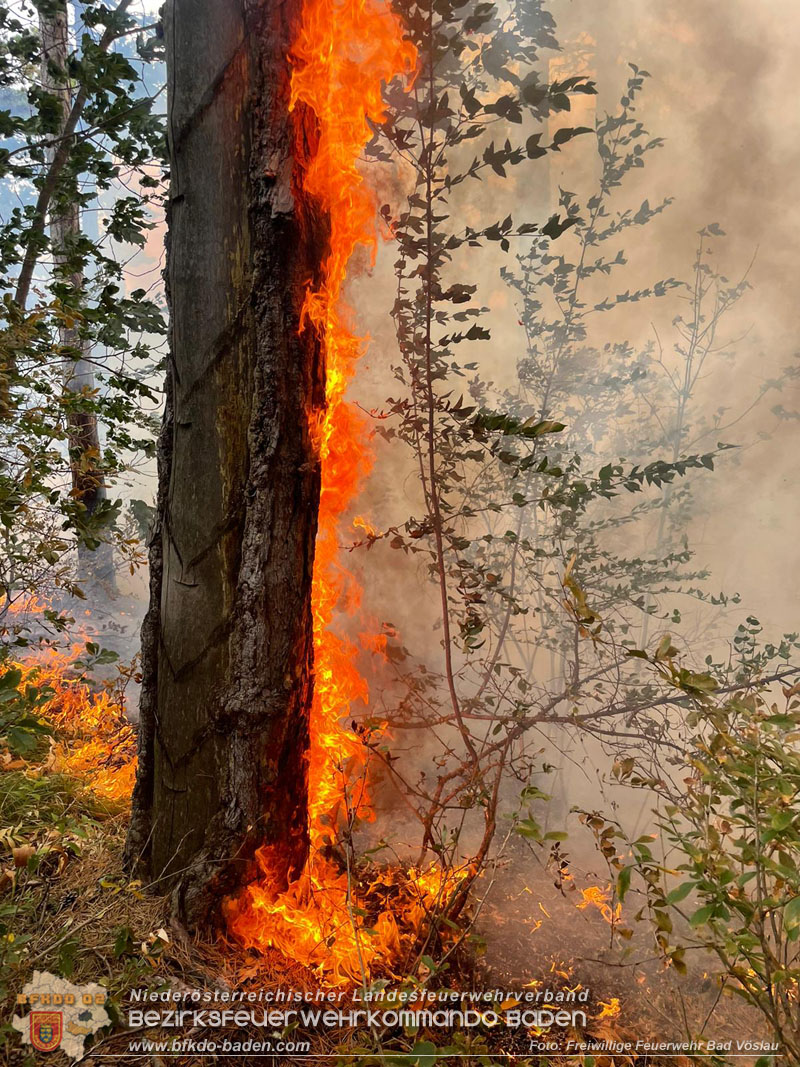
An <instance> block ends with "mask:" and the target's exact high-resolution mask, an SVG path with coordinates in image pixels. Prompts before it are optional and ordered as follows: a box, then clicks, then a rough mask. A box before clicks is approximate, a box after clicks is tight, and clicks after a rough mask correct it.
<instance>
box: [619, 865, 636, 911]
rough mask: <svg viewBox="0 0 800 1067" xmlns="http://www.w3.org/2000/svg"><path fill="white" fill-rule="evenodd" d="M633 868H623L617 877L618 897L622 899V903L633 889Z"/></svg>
mask: <svg viewBox="0 0 800 1067" xmlns="http://www.w3.org/2000/svg"><path fill="white" fill-rule="evenodd" d="M632 871H633V867H623V868H622V870H621V871H620V872H619V874H618V876H617V896H618V897H619V899H620V903H622V901H623V900H624V899H625V895H626V893H627V892H628V890H629V889H630V887H631V872H632Z"/></svg>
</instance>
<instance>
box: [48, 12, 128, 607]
mask: <svg viewBox="0 0 800 1067" xmlns="http://www.w3.org/2000/svg"><path fill="white" fill-rule="evenodd" d="M39 30H40V33H41V38H42V62H41V75H40V79H41V86H42V89H43V90H44V91H45V92H46V93H51V94H52V95H53V96H55V97H57V99H58V100H59V103H60V111H61V118H60V123H59V128H58V131H57V135H56V138H55V141H56V142H57V143H60V144H62V146H70V145H71V139H70V137H69V136H68V133H67V130H68V125H69V122H70V115H71V113H72V109H73V106H74V105H73V99H72V88H71V86H70V82H69V78H68V75H67V56H68V53H69V16H68V14H67V4H66V0H63V3H57V4H56V5H55V6H54V7H53V8H52V9H51V10H50V13H48V14H44V13H40V15H39ZM56 152H57V149H56V148H55V147H52V148H48V149H47V150H46V157H47V162H48V166H49V168H50V170H51V171H52V170H53V169H54V163H55V157H56ZM62 200H63V202H62V203H59V204H58V206H57V207H56V208H55V209H54V210H53V211H52V213H51V216H50V244H51V247H52V250H53V267H54V270H55V273H56V275H57V276H59V277H60V278H62V279H63V280H64V281H66V282H68V283H69V285H70V287H71V288H72V289H73V291H74V292H76V293H80V292H81V290H82V289H83V280H84V279H83V273H82V271H81V270H80V269H77V268H74V267H73V268H72V269H70V259H71V255H70V245H71V244H74V243H75V242H76V241H77V239H78V238H79V237H80V235H81V209H80V205H79V204H78V200H77V189H75V195H74V196H70V197H69V198H66V197H62ZM59 334H60V336H59V342H60V344H61V347H62V348H63V349H65V350H68V351H69V350H71V351H73V352H75V353H76V354H77V358H72V357H68V359H67V362H66V365H65V374H64V390H65V392H67V393H70V392H72V393H81V392H82V391H83V390H84V389H86V390H89V391H93V390H94V388H95V378H94V368H93V366H92V363H91V361H90V356H91V352H90V348H89V344H88V342H87V341H85V340H84V339H82V338H81V336H80V332H79V330H78V329H77V327H62V328H61V329H60V331H59ZM67 447H68V449H69V461H70V469H71V474H72V493H73V496H74V497H75V498H76V499H77V500H79V501H80V503H81V504H82V505H83V506H84V507H85V508H86V511H87V512H88V513H89V515H93V514H94V512H95V511H96V510H97V508H98V507H99V506H100V504H101V503H102V502H103V501H104V500H105V499H106V484H105V476H104V474H103V469H102V465H101V452H100V434H99V431H98V426H97V416H96V415H95V414H94V413H93V412H78V411H71V412H69V413H68V415H67ZM78 580H79V581H80V582H82V583H84V584H85V585H87V586H90V587H91V586H97V585H98V584H100V585H102V586H103V587H104V588H105V589H106V590H108V591H112V590H113V588H114V556H113V551H112V548H111V546H110V545H109V544H107V543H104V542H101V543H100V545H98V547H97V548H96V549H91V548H88V547H87V546H86V545H84V544H81V543H79V545H78Z"/></svg>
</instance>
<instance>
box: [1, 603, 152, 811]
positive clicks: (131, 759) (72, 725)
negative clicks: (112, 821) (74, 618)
mask: <svg viewBox="0 0 800 1067" xmlns="http://www.w3.org/2000/svg"><path fill="white" fill-rule="evenodd" d="M48 607H49V605H48V604H47V603H46V601H44V600H42V599H40V598H39V597H35V596H31V597H23V598H21V599H20V600H18V601H17V602H16V603H8V602H0V611H5V612H6V613H7V614H8V615H9V616H11V617H12V618H16V617H23V618H26V619H32V618H35V617H36V616H37V615H42V614H43V613H44V612H45V611H46V610H47V609H48ZM85 614H86V615H89V614H91V613H90V612H89V611H87V612H85ZM79 633H80V628H77V629H76V630H73V634H74V635H75V634H79ZM84 636H85V635H84ZM85 654H86V645H85V641H84V642H81V641H78V642H76V643H73V644H72V645H71V646H70V647H68V648H66V647H65V648H57V647H55V646H53V645H52V644H48V645H45V646H42V647H35V646H34V647H31V648H29V649H28V650H26V651H25V653H24V654H22V655H20V656H19V658H18V659H16V660H11V659H9V660H7V661H6V663H5V666H6V668H7V669H8V670H11V671H13V670H18V671H19V672H20V675H21V679H20V683H19V686H18V688H19V690H20V691H22V690H24V689H25V688H26V687H27V686H35V687H36V688H37V689H39V690H42V689H49V690H51V691H52V695H51V696H50V697H49V698H48V699H47V700H46V701H45V703H44V704H42V705H41V707H39V708H38V709H37V710H36V715H37V716H40V717H41V718H42V719H43V720H44V721H45V722H47V723H48V724H49V725H50V726H51V727H52V728H53V731H54V734H55V740H54V741H53V742H52V744H51V748H50V752H49V753H48V755H47V757H46V760H45V761H44V763H43V764H39V765H37V763H36V761H35V760H27V759H26V760H20V761H11V762H9V763H7V764H6V766H7V767H11V766H14V767H16V766H17V764H21V765H23V766H24V767H25V769H26V772H27V773H31V774H40V773H42V772H43V771H52V772H58V773H62V774H67V775H70V776H71V777H74V778H77V779H79V780H80V781H81V782H82V783H83V784H84V785H85V787H86V789H88V790H90V791H91V792H92V793H94V794H95V795H96V796H98V797H100V798H102V799H103V800H111V801H127V800H129V799H130V796H131V793H132V791H133V783H134V779H135V777H136V736H135V733H134V729H133V726H132V725H131V723H130V721H129V720H128V718H127V717H126V715H125V710H124V706H123V702H122V698H121V697H120V696H119V695H118V694H115V693H114V692H113V691H112V689H111V688H110V687H109V686H108V685H104V686H102V687H97V686H94V685H92V684H90V683H89V682H88V681H87V680H86V679H85V678H84V677H83V676H82V675H81V674H80V673H79V672H78V671H76V670H75V664H76V661H78V660H80V658H81V657H82V656H85Z"/></svg>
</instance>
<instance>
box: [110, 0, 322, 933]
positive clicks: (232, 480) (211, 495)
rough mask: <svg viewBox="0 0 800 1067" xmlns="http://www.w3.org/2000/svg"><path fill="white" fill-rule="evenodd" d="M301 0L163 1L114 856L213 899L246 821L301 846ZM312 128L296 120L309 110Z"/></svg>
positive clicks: (211, 912)
mask: <svg viewBox="0 0 800 1067" xmlns="http://www.w3.org/2000/svg"><path fill="white" fill-rule="evenodd" d="M299 8H300V0H287V2H284V3H278V2H277V0H266V2H257V0H171V3H170V4H168V7H167V11H166V16H165V38H166V45H167V57H168V79H169V138H170V144H169V152H170V163H171V190H170V208H169V220H168V221H169V241H168V260H167V285H168V297H169V301H170V310H171V360H170V366H169V372H168V381H167V400H166V412H165V419H164V424H163V430H162V434H161V437H160V442H159V495H158V503H157V528H156V530H155V532H154V536H153V539H152V543H151V556H150V565H151V599H150V608H149V612H148V614H147V617H146V620H145V623H144V626H143V630H142V647H143V675H144V678H143V690H142V698H141V725H140V731H141V733H140V756H139V771H138V780H137V785H136V790H135V795H134V810H133V820H132V826H131V830H130V834H129V838H128V846H127V853H128V860H129V862H130V863H136V862H137V861H138V863H139V865H140V867H141V868H142V869H143V871H144V872H145V873H146V875H147V877H149V878H151V879H156V878H158V879H165V882H163V883H162V886H163V885H164V884H170V885H175V886H176V901H177V907H178V911H179V914H180V915H181V916H182V918H183V920H184V921H186V922H188V923H189V924H190V925H195V924H196V923H198V922H202V921H207V920H209V919H213V918H214V917H215V914H216V913H217V911H218V908H219V905H220V903H221V899H222V897H223V896H224V894H225V893H226V892H228V891H230V890H232V889H234V888H235V887H236V886H237V885H238V884H240V883H241V881H242V880H243V879H244V878H246V877H247V876H248V873H249V870H250V864H251V863H252V856H253V853H254V850H255V848H256V847H258V846H259V845H260V844H262V843H266V844H268V845H275V846H277V849H278V851H279V854H280V856H281V857H282V858H283V859H284V867H285V871H286V874H287V875H288V874H289V872H290V870H291V869H293V868H297V867H299V866H300V865H301V864H302V862H303V861H304V858H305V853H306V848H307V841H306V770H305V761H304V754H305V750H306V747H307V734H308V708H309V704H310V687H311V665H312V664H311V661H312V641H311V613H310V588H311V570H312V561H313V546H314V537H315V535H316V515H317V505H318V498H319V471H318V466H317V462H316V459H315V457H314V455H313V450H312V447H311V442H310V438H309V430H308V415H309V412H310V411H311V410H312V408H313V407H315V406H318V405H319V404H320V403H321V402H322V399H323V397H324V389H323V382H322V369H321V364H320V353H319V346H318V343H317V342H316V340H315V339H314V338H313V337H312V331H310V330H304V331H303V333H302V335H301V334H300V332H299V319H300V311H301V307H302V303H303V299H304V295H305V290H306V286H307V285H308V283H309V281H312V282H313V281H314V280H315V277H316V275H317V274H318V265H319V263H320V260H321V251H322V249H323V247H324V242H325V232H324V224H323V221H322V220H319V219H314V218H312V217H311V213H310V211H309V210H308V208H307V207H306V205H304V203H303V201H302V200H301V199H300V198H297V197H295V193H294V189H295V180H294V179H293V169H294V168H295V167H296V163H295V162H294V161H293V157H296V156H297V153H298V148H299V146H301V145H302V144H304V143H305V133H304V131H303V130H302V129H301V124H302V122H303V120H304V116H303V114H302V113H301V111H300V110H299V109H298V111H297V112H296V113H293V114H292V115H290V114H289V111H288V99H289V68H288V63H287V58H286V57H287V54H288V51H289V46H290V43H291V40H292V39H293V36H294V31H293V26H294V22H295V20H296V19H297V17H298V14H299ZM310 132H311V135H312V136H313V131H310Z"/></svg>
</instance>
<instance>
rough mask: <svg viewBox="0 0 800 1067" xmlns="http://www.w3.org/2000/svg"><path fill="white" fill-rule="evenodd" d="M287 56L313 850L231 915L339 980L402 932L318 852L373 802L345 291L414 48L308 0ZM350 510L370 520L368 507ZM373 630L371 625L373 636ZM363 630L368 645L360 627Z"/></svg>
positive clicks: (411, 897)
mask: <svg viewBox="0 0 800 1067" xmlns="http://www.w3.org/2000/svg"><path fill="white" fill-rule="evenodd" d="M291 62H292V67H293V71H292V82H291V107H292V108H294V107H296V106H297V105H298V104H303V105H305V106H307V107H308V108H309V109H310V110H311V111H313V113H314V115H315V116H316V119H317V123H318V129H319V144H318V148H317V152H316V155H315V156H314V158H313V159H312V161H311V162H310V164H309V166H308V168H307V170H306V172H305V174H304V176H303V182H302V188H303V192H304V193H305V194H307V195H308V196H310V197H313V198H314V199H315V200H316V201H317V202H318V204H319V205H320V207H321V208H322V209H323V210H324V211H325V212H326V214H327V215H328V217H329V220H330V248H329V251H328V255H327V258H326V260H325V263H324V270H323V281H322V284H321V285H320V287H319V288H318V289H309V291H308V292H307V294H306V300H305V306H304V309H303V327H304V328H313V329H315V330H316V331H317V332H318V334H319V336H320V339H321V341H322V345H323V350H324V354H325V373H326V384H325V393H326V403H325V407H324V409H323V410H322V411H320V412H317V413H315V414H314V416H313V417H312V433H313V438H314V442H315V446H316V448H317V451H318V454H319V459H320V466H321V497H320V508H319V530H318V534H317V542H316V552H315V562H314V576H313V585H312V612H313V625H314V657H315V684H314V699H313V705H312V708H311V713H310V747H309V753H308V761H309V763H308V767H309V837H310V855H309V859H308V863H307V865H306V869H305V870H304V871H303V873H302V875H301V877H300V878H299V879H297V880H296V881H295V882H294V883H293V884H292V885H290V886H289V888H288V890H286V892H283V893H276V891H275V888H274V879H273V878H272V876H271V871H270V862H269V855H268V853H267V852H266V850H265V851H262V852H261V853H260V854H259V855H258V856H257V860H258V863H259V866H260V868H261V873H262V877H261V878H260V879H259V881H258V882H256V883H255V884H253V885H250V886H248V887H247V889H246V890H245V892H244V894H243V896H242V898H241V899H240V900H239V901H238V902H237V904H236V905H235V906H234V907H233V909H232V912H231V916H230V925H231V929H232V931H233V932H234V933H235V934H236V936H238V937H239V938H240V939H241V940H242V941H243V942H244V943H245V944H246V945H249V946H252V947H255V948H264V947H267V946H275V947H277V948H279V949H281V951H283V952H284V953H285V954H286V955H287V956H289V957H290V958H292V959H295V960H298V961H300V962H303V963H306V964H309V965H312V966H316V967H317V968H318V969H319V970H320V971H321V972H324V973H325V975H326V977H327V978H328V980H329V981H333V982H341V983H344V982H349V981H352V980H353V979H354V978H358V979H360V978H361V977H363V975H364V974H365V973H366V970H368V969H369V967H370V965H371V964H372V963H373V961H376V960H384V961H386V960H389V959H391V958H392V957H393V956H394V955H395V954H396V953H397V952H398V950H399V932H398V928H397V923H396V920H395V918H394V917H393V914H392V912H391V911H389V910H384V911H381V912H380V913H379V914H376V915H374V916H373V917H372V921H371V922H370V923H366V924H365V923H364V922H361V921H356V919H355V912H354V908H356V907H357V905H358V900H359V899H360V898H361V896H362V894H363V893H364V892H369V891H372V892H373V895H375V894H377V896H378V897H380V896H381V889H383V890H385V891H386V892H388V889H389V887H388V884H387V885H384V886H382V887H381V886H376V885H375V884H374V883H373V884H372V885H371V886H368V887H366V886H360V887H359V886H357V885H356V884H355V883H354V875H353V872H351V871H343V870H342V869H341V866H340V864H337V863H336V862H334V861H333V860H331V858H330V857H329V855H328V854H327V853H326V847H327V846H329V845H330V844H331V843H332V841H334V840H335V835H336V830H337V828H340V827H342V826H343V825H348V824H352V822H353V821H354V820H355V819H356V818H360V819H365V818H369V817H370V814H371V812H370V805H369V797H368V791H367V782H366V750H365V748H364V746H363V745H362V743H361V740H360V739H359V737H358V735H357V734H356V733H354V732H353V731H352V730H350V729H348V728H347V727H346V726H345V725H343V720H349V717H350V715H351V706H352V704H353V703H354V702H362V703H366V701H367V699H368V696H369V693H368V688H367V683H366V681H365V680H364V678H362V676H361V675H360V673H359V671H358V669H357V666H356V657H357V654H358V648H357V646H356V645H355V644H354V643H353V642H352V641H350V640H349V639H348V638H347V637H346V636H344V634H342V633H341V632H337V630H336V622H335V613H336V611H337V610H342V609H343V608H345V609H349V610H351V611H352V610H354V609H355V608H357V606H358V602H359V599H360V590H359V588H358V585H357V583H356V581H355V579H354V577H353V575H352V574H350V573H349V572H348V571H347V570H346V568H345V567H344V566H343V565H342V562H341V560H340V558H339V532H340V524H341V522H342V520H343V517H344V515H345V513H346V512H347V510H348V508H349V507H350V506H351V505H352V503H353V501H354V499H355V497H356V495H357V493H358V490H359V486H360V484H361V483H362V481H363V479H364V478H365V477H366V475H367V474H368V472H369V470H370V467H371V464H372V457H371V454H370V450H369V440H368V432H367V427H366V424H365V421H364V419H363V417H362V416H361V414H360V413H359V412H358V410H357V409H356V407H355V406H354V405H352V404H349V403H348V402H347V401H346V400H345V393H346V390H347V387H348V384H349V383H350V381H351V380H352V378H353V375H354V373H355V369H356V364H357V362H358V360H359V358H360V356H361V355H362V353H363V350H364V347H365V344H364V341H363V340H362V339H361V338H359V337H357V336H356V335H355V334H354V333H353V332H352V331H351V329H350V328H349V326H348V318H349V317H350V316H349V313H348V310H347V309H346V308H345V307H344V305H343V302H342V299H341V295H342V287H343V285H344V283H345V280H346V277H347V270H348V264H349V262H350V258H351V256H352V254H353V252H354V251H355V250H356V248H358V247H359V246H361V247H364V248H367V249H374V247H375V244H376V239H377V238H376V234H377V218H378V211H377V204H376V201H375V198H374V196H373V194H372V192H371V190H370V189H369V187H368V186H367V185H366V184H365V183H364V179H363V177H362V175H361V173H360V171H359V168H358V160H359V157H360V155H361V153H362V152H363V149H364V147H365V146H366V144H367V143H368V141H369V140H370V139H371V137H372V129H371V128H370V124H369V123H370V121H372V122H380V121H382V120H383V119H384V117H385V112H384V103H383V98H382V86H383V84H384V83H386V82H388V81H390V80H391V79H392V78H395V77H397V76H400V75H403V74H405V75H406V76H408V77H409V78H410V77H411V75H412V72H413V70H414V67H415V65H416V51H415V49H414V47H413V45H411V44H410V43H409V42H408V41H406V40H404V37H403V27H402V25H401V23H400V21H399V19H398V18H397V17H396V16H395V15H394V14H393V13H392V12H391V10H390V8H389V6H388V4H387V3H386V0H307V2H306V4H305V7H304V11H303V18H302V25H301V28H300V31H299V34H298V37H297V40H296V41H295V44H294V47H293V50H292V56H291ZM358 521H359V525H362V526H363V527H364V528H367V526H366V523H365V520H363V519H360V520H358ZM381 636H382V635H376V637H375V639H374V641H375V643H376V644H377V643H378V642H379V640H380V638H381ZM361 644H362V646H363V645H367V646H369V642H368V641H367V642H365V641H364V638H363V636H362V639H361ZM387 877H388V876H387ZM397 877H399V875H398V876H397ZM402 880H403V887H402V889H401V891H400V893H401V895H404V896H405V898H406V899H405V901H404V912H403V921H404V922H405V923H410V924H411V925H412V926H413V925H414V924H415V923H416V922H418V921H420V920H421V919H422V917H423V915H424V911H425V908H426V906H428V905H430V904H431V903H432V902H433V901H434V900H435V898H436V894H437V893H438V892H439V890H440V888H441V878H440V877H439V876H438V874H437V873H436V872H435V871H433V872H427V871H426V872H425V873H424V876H423V877H419V872H410V873H409V874H407V875H403V876H402ZM392 893H393V896H394V903H395V904H398V903H400V901H399V898H398V887H397V886H396V885H395V886H394V887H393V889H392ZM358 910H359V911H361V912H363V908H358ZM365 925H366V926H369V928H370V931H371V932H370V933H369V934H368V933H366V931H365V930H364V929H363V927H364V926H365ZM359 930H360V932H359Z"/></svg>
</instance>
